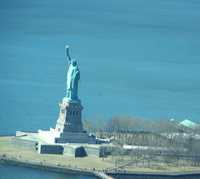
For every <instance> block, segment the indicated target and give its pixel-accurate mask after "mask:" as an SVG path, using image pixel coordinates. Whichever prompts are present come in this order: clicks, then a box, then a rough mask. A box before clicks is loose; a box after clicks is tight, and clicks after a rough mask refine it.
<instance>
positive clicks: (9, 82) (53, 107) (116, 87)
mask: <svg viewBox="0 0 200 179" xmlns="http://www.w3.org/2000/svg"><path fill="white" fill-rule="evenodd" d="M199 21H200V1H199V0H165V1H163V0H151V1H148V0H125V1H122V0H118V1H116V0H101V1H99V0H83V1H78V0H59V1H55V0H48V1H47V0H46V1H45V0H44V1H39V0H36V1H33V0H18V1H12V0H1V1H0V134H1V135H2V134H4V135H8V134H14V133H15V131H16V130H26V131H27V130H28V131H35V130H37V129H48V128H49V127H54V126H55V123H56V119H57V116H58V111H59V108H58V103H59V101H61V100H62V98H63V96H64V95H65V86H66V72H67V59H66V58H65V54H64V46H65V45H66V44H69V45H70V46H71V56H72V57H73V58H75V59H77V60H78V64H79V68H80V71H81V80H80V89H79V96H80V98H81V100H82V104H83V106H84V110H83V118H84V119H88V120H95V121H102V120H107V119H109V118H111V117H112V116H133V117H134V116H135V117H140V118H144V119H146V120H151V119H163V120H168V119H170V118H175V119H177V120H183V119H185V118H188V119H191V120H193V121H196V122H199V120H200V102H199V101H200V23H199ZM2 170H3V171H4V172H3V174H4V175H3V176H2V175H0V178H2V177H3V178H5V179H9V178H14V177H16V176H17V175H19V176H20V177H19V178H31V179H33V178H37V179H39V178H43V179H47V178H62V177H63V175H58V174H55V175H53V174H52V173H43V172H42V174H41V177H40V174H38V171H35V173H34V171H33V170H31V171H29V170H26V171H25V169H17V168H9V170H8V168H7V167H3V168H2V167H1V173H2ZM6 171H7V172H6ZM8 171H13V172H8ZM29 172H31V173H34V174H33V175H29ZM15 173H17V175H15ZM69 177H71V176H69ZM74 178H75V177H74Z"/></svg>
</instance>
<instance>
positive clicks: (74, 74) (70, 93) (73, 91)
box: [65, 46, 80, 101]
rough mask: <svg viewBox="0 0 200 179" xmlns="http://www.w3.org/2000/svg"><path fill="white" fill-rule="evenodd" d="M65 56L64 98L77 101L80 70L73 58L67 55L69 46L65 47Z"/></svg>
mask: <svg viewBox="0 0 200 179" xmlns="http://www.w3.org/2000/svg"><path fill="white" fill-rule="evenodd" d="M65 50H66V57H67V58H68V63H69V67H68V71H67V87H66V88H67V89H66V99H67V101H79V99H78V81H79V79H80V71H79V69H78V64H77V61H76V60H75V59H71V57H70V55H69V46H66V47H65Z"/></svg>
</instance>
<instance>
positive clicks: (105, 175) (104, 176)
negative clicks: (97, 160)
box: [94, 171, 114, 179]
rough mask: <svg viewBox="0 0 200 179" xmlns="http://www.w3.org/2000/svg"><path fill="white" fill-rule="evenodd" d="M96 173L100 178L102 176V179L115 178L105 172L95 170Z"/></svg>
mask: <svg viewBox="0 0 200 179" xmlns="http://www.w3.org/2000/svg"><path fill="white" fill-rule="evenodd" d="M94 175H95V176H97V177H99V178H102V179H114V178H113V177H111V176H108V175H107V174H105V173H104V172H97V171H96V172H94Z"/></svg>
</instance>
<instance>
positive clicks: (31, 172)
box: [0, 165, 94, 179]
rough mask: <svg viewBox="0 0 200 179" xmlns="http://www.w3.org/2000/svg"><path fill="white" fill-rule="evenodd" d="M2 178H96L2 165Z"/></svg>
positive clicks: (0, 169)
mask: <svg viewBox="0 0 200 179" xmlns="http://www.w3.org/2000/svg"><path fill="white" fill-rule="evenodd" d="M0 179H94V177H89V176H84V177H83V176H81V175H70V174H67V175H66V174H64V173H56V172H49V171H43V170H36V169H32V168H24V167H15V166H2V165H0Z"/></svg>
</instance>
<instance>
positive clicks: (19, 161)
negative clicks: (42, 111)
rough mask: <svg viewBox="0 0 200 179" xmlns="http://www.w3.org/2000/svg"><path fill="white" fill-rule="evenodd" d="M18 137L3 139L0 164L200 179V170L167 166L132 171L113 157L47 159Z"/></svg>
mask: <svg viewBox="0 0 200 179" xmlns="http://www.w3.org/2000/svg"><path fill="white" fill-rule="evenodd" d="M14 141H15V137H14V136H7V137H2V136H1V137H0V164H6V165H14V166H23V167H29V168H35V169H40V170H47V171H53V172H60V173H66V174H74V175H85V176H94V177H96V178H104V179H111V178H112V177H113V178H117V179H118V178H119V179H120V178H124V177H125V178H131V176H132V177H133V176H141V177H144V178H145V177H147V176H149V177H154V176H155V177H156V176H157V177H159V176H160V177H178V176H179V177H181V176H186V177H192V176H198V177H199V178H200V167H190V166H179V167H174V166H164V167H159V168H156V167H158V166H159V165H157V166H156V167H155V166H154V167H155V168H152V167H144V166H143V167H140V166H137V167H134V166H132V167H131V168H130V167H129V165H127V161H125V163H121V164H120V165H118V166H116V165H115V163H113V162H115V161H116V160H115V159H112V157H108V158H103V159H102V158H98V157H95V156H88V157H83V158H76V157H74V156H68V155H47V154H38V153H37V152H36V151H35V150H34V147H33V146H32V144H30V145H28V146H26V145H18V144H16V143H15V142H14ZM126 166H128V167H129V168H128V167H126Z"/></svg>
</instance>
